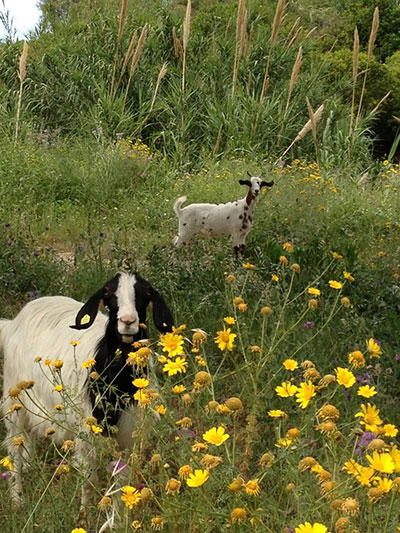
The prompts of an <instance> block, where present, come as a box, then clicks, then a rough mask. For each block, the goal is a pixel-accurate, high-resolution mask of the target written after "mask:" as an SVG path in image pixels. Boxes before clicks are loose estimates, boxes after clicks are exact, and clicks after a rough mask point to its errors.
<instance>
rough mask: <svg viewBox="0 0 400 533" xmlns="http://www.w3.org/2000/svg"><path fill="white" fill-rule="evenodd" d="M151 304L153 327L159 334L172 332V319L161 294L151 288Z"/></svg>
mask: <svg viewBox="0 0 400 533" xmlns="http://www.w3.org/2000/svg"><path fill="white" fill-rule="evenodd" d="M151 304H152V308H153V320H154V325H155V326H156V328H157V329H158V331H160V332H161V333H168V332H170V331H172V326H173V325H174V317H173V316H172V313H171V311H170V309H169V307H168V306H167V304H166V303H165V301H164V298H163V297H162V296H161V294H160V293H159V292H158V291H156V289H154V288H153V287H152V288H151Z"/></svg>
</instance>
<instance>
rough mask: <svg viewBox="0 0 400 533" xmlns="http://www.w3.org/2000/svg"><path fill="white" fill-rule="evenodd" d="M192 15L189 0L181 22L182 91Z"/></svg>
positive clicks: (183, 88)
mask: <svg viewBox="0 0 400 533" xmlns="http://www.w3.org/2000/svg"><path fill="white" fill-rule="evenodd" d="M191 14H192V2H191V0H188V3H187V5H186V15H185V20H184V21H183V40H182V48H183V57H182V91H184V90H185V75H186V49H187V45H188V42H189V35H190V17H191Z"/></svg>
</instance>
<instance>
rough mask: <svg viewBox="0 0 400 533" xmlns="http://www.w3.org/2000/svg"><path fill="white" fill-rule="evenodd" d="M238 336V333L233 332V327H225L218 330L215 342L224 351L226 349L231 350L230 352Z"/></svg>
mask: <svg viewBox="0 0 400 533" xmlns="http://www.w3.org/2000/svg"><path fill="white" fill-rule="evenodd" d="M236 337H237V335H236V333H231V329H230V328H228V329H225V328H224V329H223V331H217V336H216V337H215V339H214V340H215V343H216V344H218V348H219V349H220V350H221V351H222V352H223V351H224V350H229V351H230V352H231V351H232V350H233V348H234V347H235V345H234V340H235V338H236Z"/></svg>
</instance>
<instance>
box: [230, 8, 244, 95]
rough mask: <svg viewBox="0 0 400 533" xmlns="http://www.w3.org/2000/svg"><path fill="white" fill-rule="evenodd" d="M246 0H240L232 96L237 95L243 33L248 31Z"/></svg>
mask: <svg viewBox="0 0 400 533" xmlns="http://www.w3.org/2000/svg"><path fill="white" fill-rule="evenodd" d="M245 5H246V0H239V4H238V12H237V19H236V45H235V57H234V59H233V77H232V98H233V97H234V95H235V88H236V81H237V75H238V71H239V60H240V55H241V53H242V50H243V35H245V32H246V23H245V21H246V20H247V13H246V7H245Z"/></svg>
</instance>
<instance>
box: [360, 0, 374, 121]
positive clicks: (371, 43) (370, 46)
mask: <svg viewBox="0 0 400 533" xmlns="http://www.w3.org/2000/svg"><path fill="white" fill-rule="evenodd" d="M378 29H379V9H378V7H376V8H375V10H374V15H373V17H372V26H371V32H370V34H369V41H368V52H367V66H366V67H365V72H364V78H363V84H362V88H361V95H360V101H359V102H358V110H357V117H356V126H357V123H358V120H359V118H360V114H361V107H362V102H363V98H364V94H365V86H366V83H367V77H368V71H369V66H370V63H371V58H372V52H373V50H374V46H375V41H376V36H377V33H378Z"/></svg>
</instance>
